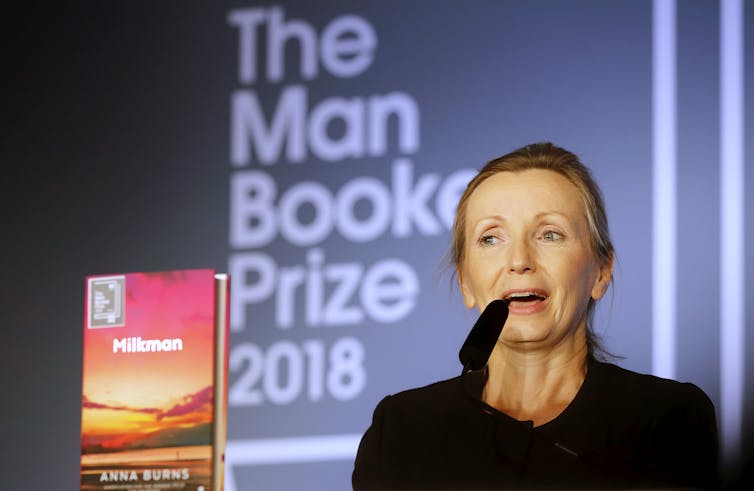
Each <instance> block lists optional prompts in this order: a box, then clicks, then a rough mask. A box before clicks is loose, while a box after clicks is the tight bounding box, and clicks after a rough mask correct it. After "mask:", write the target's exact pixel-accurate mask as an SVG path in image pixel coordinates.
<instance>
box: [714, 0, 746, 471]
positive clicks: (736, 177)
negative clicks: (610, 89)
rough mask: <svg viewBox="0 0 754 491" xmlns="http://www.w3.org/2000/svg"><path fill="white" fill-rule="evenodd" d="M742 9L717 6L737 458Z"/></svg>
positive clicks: (726, 322) (735, 1)
mask: <svg viewBox="0 0 754 491" xmlns="http://www.w3.org/2000/svg"><path fill="white" fill-rule="evenodd" d="M743 49H744V48H743V5H742V2H741V0H723V1H722V3H721V6H720V392H721V394H720V396H721V397H720V399H721V401H720V406H721V407H720V409H721V411H720V420H721V430H722V431H721V437H722V455H723V459H724V460H723V461H724V462H726V463H729V464H730V463H735V462H736V461H737V460H738V457H739V453H740V440H741V427H742V418H743V392H744V373H745V372H744V370H745V368H744V322H745V320H744V299H745V296H744V286H745V284H744V251H745V249H744V240H745V236H744V139H743V125H744V119H743V117H744V116H743V106H744V101H743V63H744V62H743Z"/></svg>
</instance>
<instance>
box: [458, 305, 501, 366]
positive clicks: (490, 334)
mask: <svg viewBox="0 0 754 491" xmlns="http://www.w3.org/2000/svg"><path fill="white" fill-rule="evenodd" d="M506 320H508V302H506V301H505V300H493V301H492V302H490V303H489V305H487V307H486V308H485V309H484V311H483V312H482V315H480V316H479V319H477V321H476V324H474V327H472V328H471V332H469V335H468V336H467V337H466V341H464V343H463V346H461V351H460V352H459V353H458V358H459V359H460V360H461V364H462V365H463V367H464V369H470V370H479V369H482V368H484V367H485V365H487V360H488V359H489V358H490V355H491V354H492V349H493V348H494V347H495V343H496V342H497V339H498V338H499V337H500V333H501V332H502V331H503V326H504V325H505V321H506Z"/></svg>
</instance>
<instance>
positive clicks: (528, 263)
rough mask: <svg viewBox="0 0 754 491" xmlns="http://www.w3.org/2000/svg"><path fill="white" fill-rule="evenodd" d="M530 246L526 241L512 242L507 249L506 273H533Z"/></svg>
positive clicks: (533, 267)
mask: <svg viewBox="0 0 754 491" xmlns="http://www.w3.org/2000/svg"><path fill="white" fill-rule="evenodd" d="M535 269H536V268H535V266H534V259H533V257H532V250H531V245H530V244H529V243H528V241H526V240H517V241H512V242H511V244H510V246H509V248H508V271H509V272H510V273H518V274H523V273H527V272H533V271H535Z"/></svg>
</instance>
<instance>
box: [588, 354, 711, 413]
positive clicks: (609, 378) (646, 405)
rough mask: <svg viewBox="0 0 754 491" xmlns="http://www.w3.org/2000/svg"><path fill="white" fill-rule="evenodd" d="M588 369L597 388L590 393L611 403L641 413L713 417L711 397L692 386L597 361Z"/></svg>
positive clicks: (687, 383) (691, 384) (688, 383)
mask: <svg viewBox="0 0 754 491" xmlns="http://www.w3.org/2000/svg"><path fill="white" fill-rule="evenodd" d="M589 370H590V371H591V372H592V377H593V382H594V388H595V389H596V390H594V391H593V393H594V394H595V395H598V396H599V397H600V398H604V399H605V400H608V401H611V402H612V403H613V404H621V405H625V406H627V407H633V408H637V409H643V410H648V409H651V408H656V409H658V410H663V411H667V410H668V409H672V408H677V409H678V410H682V411H683V412H688V411H689V410H690V409H694V410H704V411H705V412H707V411H709V412H711V413H712V414H714V406H713V405H712V401H711V400H710V398H709V397H708V396H707V394H705V393H704V391H703V390H702V389H700V388H699V387H698V386H696V385H695V384H693V383H690V382H679V381H676V380H671V379H667V378H662V377H658V376H656V375H650V374H645V373H639V372H635V371H632V370H628V369H626V368H623V367H620V366H618V365H615V364H612V363H607V362H600V361H593V362H591V363H590V368H589ZM650 412H651V411H650Z"/></svg>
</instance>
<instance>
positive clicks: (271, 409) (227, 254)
mask: <svg viewBox="0 0 754 491" xmlns="http://www.w3.org/2000/svg"><path fill="white" fill-rule="evenodd" d="M745 7H746V8H745V9H743V16H744V17H743V20H742V21H743V25H744V27H745V28H748V27H749V26H751V25H754V24H753V23H754V17H753V16H754V12H753V11H752V9H751V8H748V7H749V6H748V5H746V6H745ZM719 8H720V6H719V4H718V3H717V2H709V1H701V0H698V1H697V0H689V1H683V2H679V4H678V5H677V8H676V10H675V21H676V23H677V35H676V40H677V51H676V54H675V56H674V59H675V61H676V63H677V84H675V85H674V87H675V94H676V97H677V111H676V115H677V118H676V129H677V181H676V182H677V196H676V200H675V203H677V215H676V216H675V219H674V222H673V223H674V226H673V227H672V230H675V231H676V235H675V237H676V246H675V248H674V254H675V258H676V261H677V262H676V264H677V272H676V274H675V275H674V279H675V281H676V288H675V289H674V290H673V291H674V293H675V295H676V302H675V304H674V305H670V306H665V307H667V309H666V310H668V311H670V312H672V313H674V314H675V315H676V319H677V323H676V325H677V329H676V333H675V336H674V337H673V343H672V345H673V346H674V347H675V350H676V356H675V358H674V361H673V362H672V363H671V366H672V367H674V372H675V373H674V376H675V378H677V379H679V380H685V381H692V382H694V383H696V384H698V385H699V386H700V387H702V388H703V389H704V390H705V391H706V392H707V394H708V395H709V396H710V397H711V398H712V400H713V401H714V402H715V404H716V406H717V407H718V412H720V407H721V405H724V404H725V402H724V401H722V397H723V396H722V394H723V391H722V386H723V383H721V368H720V367H721V364H723V363H725V362H726V359H725V358H726V357H725V356H722V357H721V355H720V347H721V343H720V332H721V328H720V267H719V264H720V257H721V248H720V246H719V243H720V230H721V227H722V223H721V220H720V218H719V216H720V198H721V191H720V185H721V182H720V175H721V174H720V165H721V164H720V152H721V148H720V123H721V121H720V102H719V101H720V94H721V85H720V63H721V57H720V39H721V32H720V14H719ZM10 20H11V24H12V25H11V26H10V29H9V32H10V33H11V41H10V43H9V46H10V50H9V56H8V57H7V60H8V62H7V66H6V68H9V69H5V70H4V72H5V73H6V75H5V76H4V77H3V85H4V90H3V95H4V96H5V97H4V99H5V103H4V109H3V110H2V114H3V130H2V142H3V143H2V153H3V157H2V162H3V176H2V178H1V179H0V182H2V185H3V186H2V191H3V193H2V199H3V208H2V209H3V212H2V213H3V240H2V243H3V254H2V255H1V256H0V257H1V258H2V259H0V260H2V266H3V268H2V271H3V274H2V297H0V298H2V312H3V318H4V319H5V320H6V321H5V325H4V326H2V328H1V329H0V333H2V334H1V336H2V340H1V341H2V342H1V343H0V346H2V348H1V349H2V357H1V358H0V360H1V361H0V363H2V365H1V366H0V368H2V370H0V373H2V377H3V380H4V382H5V383H4V385H5V386H6V387H9V390H6V391H5V392H6V394H7V395H6V397H5V398H4V404H3V409H2V416H3V417H2V424H1V425H0V428H1V431H2V435H1V436H2V438H0V448H1V449H2V458H1V459H0V462H1V464H0V465H2V475H3V476H5V480H4V483H3V487H4V488H5V487H7V488H8V489H14V488H19V489H21V488H23V489H74V488H75V487H76V486H77V481H78V459H79V456H78V453H79V436H78V432H79V428H80V420H79V418H80V415H79V411H80V393H81V383H80V372H81V330H82V318H83V309H82V306H83V294H84V289H83V286H84V276H85V275H86V274H95V273H114V272H124V271H156V270H167V269H179V268H195V267H214V268H217V269H218V270H222V271H228V272H231V273H232V274H233V275H234V276H233V296H234V299H235V300H234V302H235V303H234V306H233V309H234V314H233V332H232V337H231V380H230V381H231V387H230V409H229V433H228V437H229V448H228V464H229V465H228V474H229V479H228V480H227V481H226V482H227V483H228V488H229V489H233V490H252V489H254V490H257V489H297V490H298V489H327V490H337V489H349V487H350V472H351V469H352V461H353V454H354V453H353V452H354V450H355V444H356V443H357V441H358V437H359V436H360V435H361V433H362V432H363V431H364V430H365V429H366V427H367V426H368V424H369V421H370V418H371V412H372V409H373V408H374V406H375V404H376V403H377V402H378V401H379V400H380V399H381V398H382V397H384V395H386V394H388V393H394V392H397V391H400V390H402V389H405V388H409V387H414V386H419V385H424V384H427V383H430V382H433V381H436V380H439V379H443V378H449V377H452V376H454V375H456V374H457V373H458V371H459V369H460V367H459V364H458V362H457V350H458V348H459V346H460V344H461V343H462V341H463V339H464V337H465V335H466V333H467V332H468V329H469V328H470V326H471V324H472V323H473V322H474V320H475V317H476V316H475V313H474V312H468V311H466V310H465V309H464V307H463V305H462V303H461V301H460V296H459V294H458V291H457V288H455V286H454V285H453V284H452V279H451V275H450V271H449V270H447V269H446V268H445V265H444V262H443V256H444V254H445V252H446V249H447V245H448V238H449V235H448V223H449V220H450V219H451V218H452V216H451V211H452V206H453V203H454V201H455V200H456V199H457V196H458V192H459V191H460V190H461V189H462V185H463V183H464V181H465V180H467V179H468V176H469V174H468V170H469V169H476V168H479V167H480V166H481V165H482V164H483V163H484V162H486V161H487V160H489V159H490V158H493V157H496V156H498V155H501V154H503V153H506V152H508V151H510V150H512V149H514V148H517V147H519V146H521V145H524V144H526V143H530V142H534V141H543V140H549V141H553V142H555V143H557V144H559V145H562V146H564V147H566V148H568V149H570V150H572V151H574V152H576V153H577V154H578V155H579V156H580V157H581V158H582V160H583V161H584V162H585V163H587V165H589V166H590V167H591V168H592V169H593V171H594V173H595V175H596V177H597V179H598V181H599V183H600V184H601V186H602V189H603V191H604V194H605V197H606V200H607V206H608V213H609V219H610V223H611V229H612V234H613V239H614V242H615V245H616V248H617V253H618V258H619V261H618V264H617V268H616V278H615V287H614V289H613V292H612V295H608V297H607V299H606V301H604V302H603V305H602V306H601V308H600V310H599V312H598V323H597V328H598V331H599V332H600V333H602V334H603V336H604V338H605V340H606V344H607V346H608V348H609V349H610V350H611V351H612V352H614V353H615V354H617V355H621V356H623V357H624V358H623V359H621V360H619V361H618V363H619V364H620V365H622V366H625V367H627V368H630V369H633V370H637V371H641V372H653V371H655V372H656V371H657V366H656V365H654V366H653V357H652V350H653V341H652V339H653V330H656V329H661V328H663V326H656V325H654V324H653V316H652V312H653V308H656V307H657V305H656V302H657V300H656V298H657V291H656V289H653V282H652V278H653V237H654V236H655V235H656V234H655V235H653V220H654V219H655V216H656V213H657V205H658V204H657V202H655V201H654V199H653V184H654V183H653V171H654V169H655V166H656V165H657V162H656V161H655V160H654V159H653V145H654V143H656V142H654V141H653V128H654V127H655V126H653V104H662V103H663V102H662V101H661V100H657V98H656V97H653V80H655V79H653V76H654V77H656V76H657V73H653V68H652V67H653V65H652V60H653V53H656V51H655V50H656V49H657V43H656V41H657V38H653V30H652V29H653V2H651V1H649V0H647V1H632V0H626V1H610V2H604V1H596V0H591V1H588V0H582V1H568V2H561V1H532V2H513V1H495V2H493V1H478V2H473V3H461V2H435V1H411V2H397V1H381V2H348V3H345V2H334V1H333V2H316V3H315V2H296V1H281V2H276V3H269V4H259V3H255V2H234V3H227V4H210V3H209V2H207V3H205V4H201V5H195V4H193V5H186V4H184V3H183V2H160V3H157V4H153V3H151V2H149V3H147V2H144V3H136V2H119V3H117V4H108V5H100V4H97V3H92V4H88V3H86V4H85V3H80V4H76V5H67V6H59V5H56V6H45V7H44V8H42V7H39V8H35V7H34V6H30V5H28V4H27V5H25V6H24V9H23V10H22V11H19V13H18V14H17V15H16V16H15V17H13V18H12V19H10ZM749 31H750V29H745V33H746V37H745V38H744V39H745V44H744V60H745V61H746V62H745V63H744V64H743V66H744V70H745V72H744V76H745V78H744V80H746V81H747V83H746V84H745V85H744V99H743V101H744V104H745V106H744V130H745V133H744V139H745V141H748V140H749V139H750V138H748V137H750V136H751V134H752V133H751V131H752V130H751V128H753V127H754V126H752V124H751V123H752V121H751V115H752V114H754V113H753V112H752V111H751V105H752V100H754V97H752V91H751V89H752V83H751V80H754V78H753V77H752V72H751V67H752V64H751V63H748V60H749V59H750V57H751V53H752V49H753V46H752V37H751V35H750V33H749ZM289 37H290V38H291V39H290V40H288V38H289ZM744 150H745V153H744V156H745V157H744V164H745V167H746V168H748V169H750V168H751V162H752V159H751V155H752V152H751V147H750V146H748V145H746V146H745V147H744ZM752 174H753V173H752V172H747V173H746V174H745V183H744V189H745V190H746V195H745V204H744V206H743V209H744V210H749V209H751V208H752V207H751V204H752V199H754V198H752V196H754V193H752V192H751V190H752V189H754V186H752V179H754V177H753V176H752ZM744 216H745V224H744V225H745V226H744V230H745V232H744V244H750V243H751V240H752V233H753V232H752V231H753V230H754V227H752V215H751V214H750V213H748V214H745V215H744ZM672 230H671V231H670V232H672ZM744 251H745V260H744V261H739V262H738V263H737V268H745V269H744V270H743V271H745V273H746V274H745V277H746V278H748V277H750V276H751V272H752V268H754V260H753V258H752V254H751V247H748V246H745V248H744ZM748 288H749V284H748V283H746V284H745V288H744V296H743V298H744V300H745V299H747V298H749V297H750V295H749V294H748V293H747V292H748ZM751 309H752V307H751V306H749V305H748V303H747V304H746V310H745V327H746V330H747V332H748V331H749V330H750V328H751V322H752V320H751V319H752V315H753V314H754V312H752V310H751ZM751 338H752V337H751V336H744V337H742V338H741V342H742V343H745V345H744V353H745V355H746V356H745V362H744V363H745V365H744V367H742V370H739V373H740V374H741V376H743V375H744V374H745V373H746V372H751V368H752V364H753V363H754V357H752V356H750V355H749V354H750V353H751V352H752V348H754V345H752V340H751ZM660 356H661V357H662V354H661V355H660ZM744 379H745V377H744ZM744 388H745V390H744V404H745V405H744V411H743V419H742V420H741V421H738V422H735V421H734V423H735V425H736V427H737V428H738V435H740V438H743V439H744V442H746V441H748V440H747V439H745V435H746V433H747V428H749V427H750V425H751V417H750V413H751V411H750V410H749V408H751V407H752V404H754V401H752V397H753V396H754V390H752V382H751V381H750V380H745V386H744ZM744 447H746V445H745V444H744ZM744 450H745V452H744V454H745V457H746V456H747V455H748V454H747V453H746V452H747V451H746V448H744ZM8 478H9V482H8Z"/></svg>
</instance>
